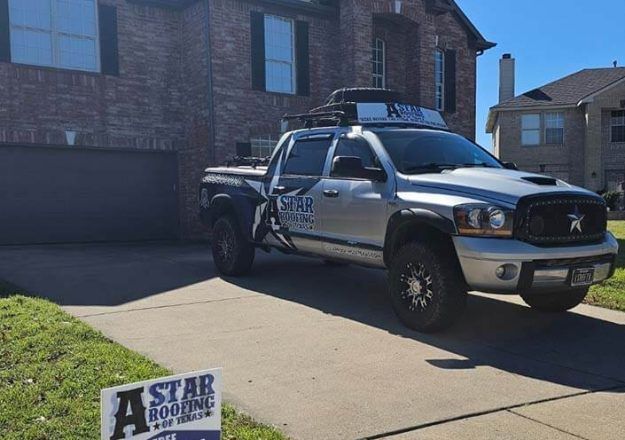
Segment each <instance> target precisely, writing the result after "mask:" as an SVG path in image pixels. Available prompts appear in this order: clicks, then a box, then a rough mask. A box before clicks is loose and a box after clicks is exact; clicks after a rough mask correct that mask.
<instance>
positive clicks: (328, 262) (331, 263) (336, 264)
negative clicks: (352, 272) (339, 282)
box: [323, 260, 349, 267]
mask: <svg viewBox="0 0 625 440" xmlns="http://www.w3.org/2000/svg"><path fill="white" fill-rule="evenodd" d="M323 264H325V265H326V266H330V267H343V266H349V263H345V262H344V261H337V260H323Z"/></svg>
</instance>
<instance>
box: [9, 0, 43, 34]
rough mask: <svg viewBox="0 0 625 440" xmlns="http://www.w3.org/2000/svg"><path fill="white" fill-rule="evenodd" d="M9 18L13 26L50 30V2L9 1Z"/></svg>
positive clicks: (32, 0) (33, 0)
mask: <svg viewBox="0 0 625 440" xmlns="http://www.w3.org/2000/svg"><path fill="white" fill-rule="evenodd" d="M9 17H10V20H11V24H12V25H14V26H27V27H31V28H36V29H42V30H43V29H45V30H50V29H51V26H52V25H51V5H50V0H9Z"/></svg>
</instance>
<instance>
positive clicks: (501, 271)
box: [199, 89, 618, 332]
mask: <svg viewBox="0 0 625 440" xmlns="http://www.w3.org/2000/svg"><path fill="white" fill-rule="evenodd" d="M365 92H366V91H363V90H358V89H343V90H340V91H337V92H335V93H334V94H333V95H331V97H330V99H329V100H328V103H327V105H325V106H324V107H320V108H318V109H315V110H312V111H311V112H310V113H308V114H304V115H294V116H292V117H286V118H285V119H286V120H293V119H297V120H300V121H302V122H304V123H305V128H303V129H299V130H294V131H291V132H288V133H286V134H284V135H283V137H282V138H281V139H280V141H279V143H278V145H277V146H276V148H275V150H274V152H273V154H272V156H271V158H270V159H268V160H267V161H261V160H250V161H248V162H247V163H243V164H239V165H232V164H229V165H227V166H222V167H215V168H208V169H207V170H206V174H205V176H204V177H203V179H202V182H201V186H200V193H199V204H200V216H201V219H202V221H203V223H204V224H205V225H207V226H208V228H209V229H210V230H211V231H212V244H211V246H212V253H213V258H214V263H215V265H216V267H217V268H218V270H219V271H220V272H221V273H222V274H224V275H228V276H237V275H243V274H246V273H247V272H248V271H250V269H251V266H252V263H253V261H254V254H255V251H256V249H262V250H265V251H269V250H271V249H278V250H280V251H282V252H284V253H287V254H298V255H305V256H313V257H317V258H320V259H323V260H326V261H327V262H329V263H337V264H342V263H347V264H357V265H362V266H367V267H371V268H379V269H384V270H387V271H388V285H389V293H390V303H391V304H392V307H393V309H394V310H395V312H396V314H397V315H398V317H399V319H400V320H401V321H402V322H403V323H404V324H405V325H407V326H408V327H410V328H412V329H415V330H418V331H422V332H434V331H439V330H442V329H445V328H447V327H449V326H450V325H452V324H453V323H454V321H456V320H457V318H458V317H459V316H460V314H461V313H462V311H463V309H464V307H465V304H466V299H467V293H468V291H471V290H479V291H483V292H489V293H500V294H520V295H521V297H522V298H523V300H524V301H525V302H526V303H527V304H528V305H529V306H531V307H532V308H535V309H538V310H541V311H547V312H563V311H566V310H569V309H571V308H573V307H575V306H577V305H578V304H579V303H580V302H582V300H583V299H584V298H585V296H586V294H587V292H588V289H589V286H591V285H593V284H596V283H600V282H602V281H604V280H606V279H608V278H609V277H611V276H612V275H613V273H614V269H615V267H614V266H615V257H616V254H617V251H618V244H617V241H616V239H615V237H614V236H613V235H612V234H611V233H610V232H609V231H607V229H606V228H607V208H606V204H605V202H604V200H603V199H602V198H601V197H599V196H598V195H597V194H595V193H593V192H591V191H588V190H585V189H583V188H579V187H575V186H572V185H570V184H568V183H566V182H564V181H562V180H558V179H555V178H552V177H548V176H545V175H539V174H532V173H528V172H522V171H518V170H517V169H516V166H515V165H514V164H511V163H504V162H501V161H499V160H498V159H497V158H496V157H494V156H493V155H491V154H490V153H489V152H487V151H486V150H484V149H483V148H481V147H480V146H478V145H477V144H475V143H474V142H472V141H470V140H468V139H466V138H464V137H462V136H460V135H458V134H454V133H452V132H450V131H449V130H448V129H447V126H446V124H445V122H444V120H443V118H442V116H441V115H440V114H439V113H438V112H435V111H433V110H429V109H425V108H421V107H417V106H414V105H410V104H403V103H397V102H390V101H389V100H388V99H390V98H394V95H393V94H390V92H389V93H388V94H384V91H370V92H371V93H368V94H367V93H365ZM362 96H365V97H366V102H364V101H362ZM387 98H388V99H387ZM359 99H360V100H359Z"/></svg>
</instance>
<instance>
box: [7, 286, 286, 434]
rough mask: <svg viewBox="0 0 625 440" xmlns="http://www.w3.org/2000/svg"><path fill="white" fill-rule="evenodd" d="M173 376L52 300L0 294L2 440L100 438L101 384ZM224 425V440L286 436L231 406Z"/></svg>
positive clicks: (223, 419)
mask: <svg viewBox="0 0 625 440" xmlns="http://www.w3.org/2000/svg"><path fill="white" fill-rule="evenodd" d="M6 288H8V287H7V286H6V285H4V286H0V296H2V293H3V292H2V290H3V289H6ZM4 294H5V296H6V294H7V293H6V290H5V291H4ZM169 374H171V372H170V371H168V370H166V369H165V368H163V367H160V366H159V365H157V364H155V363H154V362H152V361H150V360H148V359H146V358H145V357H143V356H141V355H139V354H137V353H135V352H132V351H130V350H128V349H126V348H124V347H122V346H121V345H119V344H116V343H114V342H112V341H110V340H108V339H106V338H105V337H104V336H103V335H102V334H100V333H99V332H97V331H95V330H94V329H92V328H91V327H89V326H88V325H87V324H84V323H82V322H81V321H79V320H77V319H74V318H72V317H71V316H69V315H68V314H66V313H65V312H63V311H62V310H61V309H60V308H59V307H58V306H56V305H55V304H53V303H50V302H48V301H45V300H41V299H36V298H28V297H24V296H8V297H5V298H1V297H0V439H2V440H47V439H50V440H52V439H54V440H65V439H80V440H87V439H99V438H100V389H102V388H107V387H111V386H116V385H122V384H124V383H129V382H135V381H140V380H146V379H151V378H156V377H160V376H166V375H169ZM222 426H223V431H224V435H223V439H225V440H235V439H236V440H252V439H254V440H258V439H267V440H284V439H285V437H284V436H283V435H282V434H281V433H280V432H278V431H277V430H275V429H273V428H271V427H267V426H263V425H260V424H258V423H256V422H254V421H253V420H252V419H251V418H249V417H247V416H246V415H242V414H239V413H238V412H237V411H236V410H235V409H234V408H233V407H232V406H230V405H224V407H223V411H222Z"/></svg>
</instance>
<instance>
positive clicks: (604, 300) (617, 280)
mask: <svg viewBox="0 0 625 440" xmlns="http://www.w3.org/2000/svg"><path fill="white" fill-rule="evenodd" d="M608 228H609V229H610V231H612V233H613V234H614V235H616V238H618V241H619V245H620V248H619V254H618V258H617V260H616V266H617V269H616V272H615V274H614V277H613V278H611V279H609V280H608V281H606V282H604V283H603V284H600V285H598V286H593V287H592V288H591V289H590V294H589V295H588V296H587V297H586V302H587V303H588V304H593V305H596V306H601V307H607V308H610V309H616V310H623V311H625V221H614V222H609V224H608Z"/></svg>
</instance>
